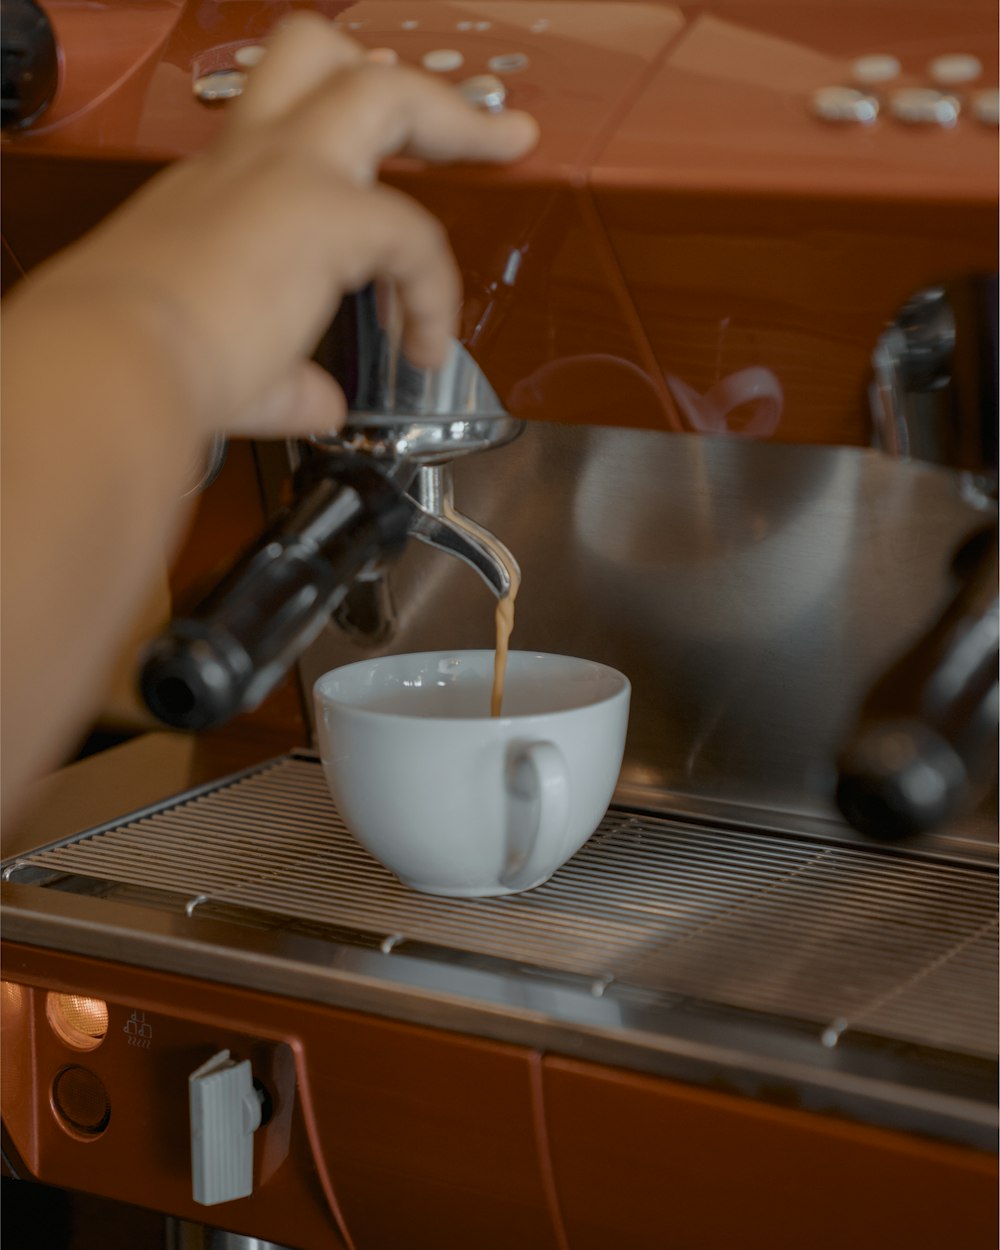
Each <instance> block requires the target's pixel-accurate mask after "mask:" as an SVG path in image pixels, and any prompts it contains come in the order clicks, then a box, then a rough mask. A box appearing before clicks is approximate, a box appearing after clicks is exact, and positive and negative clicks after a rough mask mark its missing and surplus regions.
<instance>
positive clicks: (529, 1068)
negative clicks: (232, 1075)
mask: <svg viewBox="0 0 1000 1250" xmlns="http://www.w3.org/2000/svg"><path fill="white" fill-rule="evenodd" d="M3 956H4V960H3V967H4V977H5V978H6V980H5V988H4V993H5V996H6V997H5V1002H4V1007H5V1010H4V1030H5V1033H4V1043H5V1044H4V1047H3V1052H2V1054H3V1079H4V1121H5V1129H6V1132H7V1134H8V1136H9V1138H10V1141H11V1144H12V1145H13V1147H14V1150H15V1151H16V1153H17V1155H18V1156H19V1157H20V1159H21V1160H22V1161H23V1163H24V1165H25V1166H26V1167H27V1168H28V1169H29V1170H30V1171H31V1172H32V1173H33V1174H35V1175H37V1176H40V1177H41V1178H43V1179H45V1180H46V1181H48V1182H50V1183H54V1184H57V1185H63V1186H67V1187H70V1188H75V1189H79V1190H83V1191H85V1192H88V1193H92V1194H97V1195H102V1196H105V1197H109V1198H116V1199H119V1200H123V1201H128V1202H131V1203H138V1204H140V1205H146V1206H149V1207H152V1208H155V1209H157V1210H162V1211H166V1212H168V1213H172V1214H175V1215H179V1216H182V1217H183V1218H186V1219H196V1220H205V1219H206V1217H207V1218H208V1220H209V1222H212V1223H216V1224H218V1225H220V1226H222V1227H227V1228H229V1229H231V1230H233V1231H243V1232H246V1233H248V1234H253V1235H256V1236H264V1237H270V1238H273V1239H276V1240H279V1241H282V1240H283V1241H285V1242H291V1243H292V1244H295V1245H298V1246H301V1247H302V1248H303V1250H328V1248H331V1247H332V1248H335V1247H337V1246H344V1245H353V1246H354V1247H356V1250H388V1248H389V1247H393V1246H398V1245H413V1246H434V1247H435V1248H437V1250H451V1248H452V1247H454V1250H459V1248H460V1247H466V1246H468V1245H476V1246H477V1247H486V1248H487V1250H494V1248H495V1250H509V1247H510V1246H515V1245H516V1246H518V1247H525V1248H526V1250H550V1248H551V1250H605V1248H606V1247H607V1246H608V1245H614V1246H615V1247H620V1248H621V1250H653V1248H654V1247H655V1248H656V1250H698V1248H704V1250H716V1247H719V1246H725V1245H739V1246H741V1247H746V1248H747V1250H756V1248H757V1247H760V1248H761V1250H764V1248H765V1247H766V1248H767V1250H800V1248H801V1247H802V1246H806V1245H807V1246H809V1247H810V1250H813V1248H815V1250H835V1248H839V1247H841V1246H843V1245H844V1244H849V1245H851V1246H855V1247H858V1250H869V1248H870V1250H884V1247H885V1246H886V1245H904V1244H905V1245H907V1246H911V1247H913V1250H937V1248H938V1247H940V1246H943V1245H955V1246H961V1247H962V1248H963V1250H980V1248H982V1250H987V1247H992V1246H993V1245H995V1244H996V1219H995V1215H996V1193H997V1165H996V1159H995V1158H992V1157H990V1156H987V1155H984V1154H982V1153H979V1152H976V1151H972V1150H965V1149H962V1148H959V1147H953V1146H946V1145H942V1144H940V1143H933V1142H929V1141H921V1140H920V1139H918V1138H915V1137H913V1136H905V1135H902V1134H899V1133H894V1132H889V1131H886V1130H882V1129H873V1128H868V1127H865V1126H861V1125H857V1124H852V1123H849V1122H847V1121H843V1120H837V1119H834V1118H831V1117H829V1116H825V1115H819V1114H814V1113H811V1112H808V1111H805V1110H801V1109H797V1108H784V1107H780V1106H774V1105H769V1104H766V1103H762V1102H758V1101H753V1100H750V1099H747V1098H742V1097H737V1096H734V1095H732V1094H729V1093H725V1092H717V1091H713V1090H706V1089H697V1088H693V1087H690V1086H685V1085H679V1084H676V1083H675V1082H672V1081H668V1080H663V1079H660V1078H653V1077H647V1076H642V1075H639V1074H635V1073H627V1072H621V1071H618V1070H615V1069H611V1068H606V1067H599V1066H596V1065H593V1064H586V1063H580V1062H578V1061H576V1060H572V1059H568V1058H560V1057H558V1056H551V1055H549V1056H544V1057H542V1056H539V1055H537V1054H536V1053H535V1052H532V1051H529V1050H526V1049H523V1048H519V1047H514V1046H507V1045H501V1044H498V1043H493V1042H486V1041H481V1040H477V1039H471V1038H467V1037H459V1036H457V1035H454V1034H450V1033H447V1032H444V1031H434V1030H429V1029H425V1028H417V1027H414V1026H410V1025H405V1024H400V1023H396V1022H393V1021H389V1020H380V1019H376V1018H374V1017H365V1016H361V1015H358V1014H356V1013H345V1012H342V1011H339V1010H336V1009H333V1008H330V1007H324V1006H320V1005H313V1004H308V1003H303V1002H299V1001H296V1000H290V999H285V998H281V997H280V996H278V995H265V994H260V993H257V992H255V991H250V990H242V989H235V988H232V987H226V986H219V985H212V984H209V983H207V982H204V981H201V980H198V979H197V978H196V977H192V978H184V977H177V976H173V975H170V974H165V973H160V972H154V971H149V970H144V969H138V968H131V967H127V966H125V965H120V964H110V963H106V962H103V961H101V962H98V961H95V960H92V959H89V958H84V957H80V956H75V955H66V954H62V953H56V952H51V951H43V950H40V949H37V948H34V947H27V946H19V945H13V944H9V943H8V944H6V945H5V947H4V950H3ZM50 990H51V991H56V992H62V993H68V992H73V993H78V994H85V995H89V996H93V997H99V998H102V999H104V1000H106V1001H107V1002H108V1003H109V1005H110V1011H109V1029H108V1035H107V1038H106V1040H105V1042H104V1043H102V1045H101V1046H99V1047H98V1048H97V1049H96V1050H94V1051H92V1052H88V1053H86V1054H75V1053H74V1052H73V1051H71V1050H70V1049H69V1048H68V1047H67V1046H66V1045H65V1044H64V1043H62V1042H61V1041H60V1040H59V1039H58V1038H57V1036H56V1034H55V1033H54V1032H53V1031H52V1029H51V1028H50V1027H49V1026H48V1024H47V1022H46V1019H45V1005H44V998H45V994H46V992H47V991H50ZM223 1047H228V1048H229V1049H230V1050H231V1052H232V1053H233V1055H234V1057H235V1058H237V1059H243V1058H249V1059H250V1060H251V1061H252V1063H253V1068H254V1074H255V1075H256V1076H257V1077H258V1078H260V1079H261V1080H262V1081H263V1083H264V1084H265V1086H266V1087H267V1089H268V1093H269V1094H270V1096H271V1099H272V1104H273V1114H272V1118H271V1120H270V1121H269V1122H268V1123H267V1124H266V1125H265V1126H264V1127H263V1128H262V1129H261V1130H259V1131H258V1134H257V1135H256V1138H255V1147H254V1153H255V1169H256V1171H255V1192H254V1194H253V1196H252V1197H250V1198H247V1199H242V1200H239V1201H237V1202H233V1203H229V1204H224V1205H223V1206H221V1207H216V1208H212V1209H211V1210H206V1209H204V1208H199V1207H197V1206H196V1205H195V1204H194V1203H193V1202H192V1201H191V1198H190V1173H189V1157H190V1153H189V1143H188V1139H187V1114H186V1107H185V1106H184V1103H185V1101H186V1089H187V1075H188V1073H189V1072H190V1071H193V1070H194V1068H195V1067H197V1066H199V1064H200V1063H202V1062H203V1061H204V1060H205V1059H206V1058H207V1057H208V1056H209V1055H210V1054H211V1053H213V1052H214V1051H215V1050H218V1049H221V1048H223ZM69 1063H79V1064H81V1065H82V1066H84V1067H87V1068H88V1069H90V1070H92V1071H93V1072H94V1073H96V1074H97V1075H98V1076H99V1077H100V1078H101V1080H102V1081H103V1082H104V1085H105V1087H106V1088H107V1091H108V1094H109V1098H110V1102H111V1117H110V1120H109V1123H108V1127H107V1129H106V1130H105V1132H104V1133H103V1134H102V1135H100V1136H97V1137H95V1138H93V1139H92V1140H86V1139H85V1138H83V1137H81V1136H80V1135H79V1134H74V1133H72V1132H69V1131H67V1130H66V1129H65V1128H64V1127H63V1126H61V1125H60V1122H59V1119H58V1116H57V1115H56V1114H55V1113H54V1111H53V1108H52V1105H51V1096H50V1090H51V1085H52V1081H53V1079H54V1077H55V1076H56V1074H57V1073H58V1072H59V1071H60V1070H61V1069H62V1068H63V1067H64V1066H65V1065H66V1064H69Z"/></svg>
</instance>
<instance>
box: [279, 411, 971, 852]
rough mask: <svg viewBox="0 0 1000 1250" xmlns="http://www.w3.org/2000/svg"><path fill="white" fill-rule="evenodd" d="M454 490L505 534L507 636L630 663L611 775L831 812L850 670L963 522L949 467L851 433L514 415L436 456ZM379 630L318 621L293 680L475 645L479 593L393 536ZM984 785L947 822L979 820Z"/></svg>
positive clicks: (853, 702) (905, 624)
mask: <svg viewBox="0 0 1000 1250" xmlns="http://www.w3.org/2000/svg"><path fill="white" fill-rule="evenodd" d="M455 478H456V499H457V502H458V504H459V506H460V507H461V508H462V509H463V511H465V512H467V513H468V514H469V515H470V516H472V517H474V518H475V519H476V520H477V521H478V522H480V523H481V524H484V525H486V526H488V527H489V529H491V530H492V531H493V532H494V533H495V534H497V535H498V536H499V537H500V538H501V539H502V540H503V541H504V542H505V543H506V544H507V545H508V546H509V547H510V548H511V550H512V551H513V552H514V555H515V556H516V557H517V559H518V560H519V562H520V564H521V568H522V573H523V583H522V590H521V594H520V596H519V598H518V605H517V622H516V626H515V631H514V637H513V640H512V645H513V646H515V647H517V648H521V649H527V650H540V651H556V652H562V653H566V654H575V655H580V656H585V657H587V658H591V659H594V660H599V661H602V662H603V663H606V664H610V665H612V666H613V667H616V668H619V669H621V670H622V671H623V672H625V673H626V674H627V675H628V676H629V678H630V679H631V681H632V684H633V703H632V716H631V726H630V733H629V744H628V749H627V753H626V762H625V768H624V771H623V777H622V782H623V787H624V790H623V793H627V795H628V797H629V800H630V801H636V802H648V803H649V804H651V805H652V806H660V807H662V806H663V805H664V803H665V802H667V801H669V802H670V803H671V805H676V803H677V802H678V801H683V802H687V801H693V800H695V799H697V800H699V801H700V800H707V801H711V802H712V803H721V804H724V805H731V806H734V807H735V808H738V809H740V813H741V818H749V817H748V816H747V813H749V812H758V813H766V814H768V815H767V817H766V818H765V819H769V820H770V821H771V823H773V821H774V819H775V817H776V816H777V815H780V816H781V817H782V820H783V823H786V824H787V823H789V822H792V823H794V822H795V821H796V820H802V819H816V820H823V821H831V822H834V824H832V825H831V828H835V827H836V817H835V816H834V810H833V805H832V797H831V796H832V793H833V784H834V772H833V760H834V757H835V754H836V750H837V747H838V745H839V743H840V741H841V737H842V735H843V733H844V732H845V729H846V727H847V726H848V724H849V723H850V721H851V718H852V717H853V715H854V713H855V710H856V708H857V705H858V703H859V701H860V699H861V698H862V696H863V694H864V692H865V690H866V689H867V686H868V685H869V683H870V682H871V681H872V680H873V679H874V678H875V676H876V675H877V674H878V673H879V672H881V671H882V669H883V668H884V667H885V665H886V664H887V663H888V662H889V661H891V660H892V659H893V658H894V657H895V656H896V655H898V654H899V653H900V652H901V651H902V650H903V648H904V646H905V645H906V644H907V643H908V642H909V641H910V640H911V639H912V638H913V637H914V635H915V634H916V633H917V631H918V630H919V629H920V628H921V627H922V626H924V625H925V624H926V623H927V622H928V621H929V619H930V618H931V616H932V614H933V613H934V612H935V610H936V609H937V608H939V607H940V605H941V604H942V602H943V600H944V598H945V596H946V595H947V593H948V591H949V587H950V585H951V581H950V576H949V572H948V570H949V564H950V561H951V557H952V554H953V552H954V549H955V547H956V546H957V544H958V542H959V540H960V539H961V537H962V536H963V535H965V534H966V533H968V532H969V531H970V530H971V529H972V528H973V527H974V526H975V525H976V524H977V523H978V522H977V513H976V512H975V511H974V510H973V509H972V508H971V507H970V506H969V505H968V504H966V503H963V502H962V501H961V499H960V498H959V496H958V492H957V490H956V489H955V486H954V483H953V479H952V478H951V477H949V476H948V475H947V474H946V473H943V472H941V471H937V470H932V469H926V468H920V467H915V466H912V465H901V464H897V463H891V462H889V461H888V460H887V459H884V458H883V457H881V456H880V455H878V454H877V453H874V452H866V451H857V450H855V449H829V448H814V447H788V446H781V447H779V446H761V445H758V444H753V443H748V442H743V441H739V440H722V439H719V440H716V439H710V438H700V437H688V436H683V435H670V436H665V435H662V434H658V433H655V432H647V431H633V430H618V429H594V428H582V427H566V426H555V425H545V424H538V423H533V424H530V425H529V427H528V429H527V430H526V431H525V433H524V434H523V436H522V437H521V438H519V439H518V440H517V441H516V442H514V443H513V444H511V445H510V446H508V447H506V448H503V449H500V450H497V451H493V452H489V453H487V454H483V455H479V456H472V457H468V458H467V459H466V460H463V461H462V462H461V463H457V464H456V466H455ZM392 580H393V584H394V594H395V601H396V605H397V609H398V614H399V621H398V628H397V630H396V633H395V635H394V636H393V637H392V638H391V639H390V640H389V641H388V642H386V643H384V644H382V645H381V646H380V647H378V648H372V649H371V650H365V649H363V648H362V647H361V646H359V645H358V644H357V643H356V642H354V641H351V640H349V639H347V638H346V637H344V636H343V635H342V634H340V633H339V632H338V631H337V630H336V629H335V628H333V627H331V628H329V629H328V630H327V631H325V633H324V634H323V636H322V637H321V638H320V640H319V641H318V642H316V643H315V644H314V645H313V646H312V648H311V649H310V650H309V652H307V654H306V657H305V659H304V661H303V665H302V672H303V676H304V678H305V680H306V683H307V685H311V683H312V682H313V681H314V680H315V678H316V677H318V676H319V675H320V674H322V673H323V672H325V671H327V670H328V669H330V668H335V667H337V666H338V665H340V664H344V663H349V662H351V661H354V660H356V659H359V658H361V657H362V656H364V655H366V654H367V655H375V654H384V653H388V652H405V651H419V650H425V649H426V650H434V649H439V648H450V647H455V648H460V647H483V646H491V645H492V641H493V607H494V604H493V600H492V597H491V596H490V595H489V594H488V593H487V592H486V590H485V589H484V588H483V586H482V585H481V583H480V582H479V581H478V579H477V578H476V577H475V576H474V575H473V574H472V573H470V572H469V571H468V570H467V569H465V568H463V567H461V566H460V565H459V564H458V562H457V561H454V560H451V559H449V558H448V557H447V556H443V555H441V554H440V553H437V552H433V551H427V550H422V549H420V548H419V547H418V545H417V544H411V546H410V549H409V550H408V551H407V552H406V554H405V556H404V557H403V559H402V561H401V562H400V564H399V565H398V566H397V567H396V568H395V569H394V570H393V573H392ZM992 807H993V805H992V803H991V802H990V801H988V802H987V805H986V808H985V809H984V811H983V813H981V814H980V815H979V816H978V817H977V816H976V814H975V813H970V814H969V815H968V816H967V817H966V818H965V819H963V821H962V822H961V823H960V825H958V826H957V827H956V828H955V829H953V830H951V831H950V833H951V835H952V839H954V838H955V837H959V836H961V837H964V838H973V839H975V838H988V837H990V836H991V835H992V829H993V827H994V826H995V821H993V820H992V819H991V818H990V812H991V809H992Z"/></svg>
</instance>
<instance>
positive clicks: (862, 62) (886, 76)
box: [851, 53, 902, 86]
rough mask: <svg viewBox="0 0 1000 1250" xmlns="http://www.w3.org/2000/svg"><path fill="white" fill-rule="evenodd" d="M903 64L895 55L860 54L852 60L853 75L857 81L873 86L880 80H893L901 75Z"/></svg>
mask: <svg viewBox="0 0 1000 1250" xmlns="http://www.w3.org/2000/svg"><path fill="white" fill-rule="evenodd" d="M901 68H902V66H901V65H900V64H899V61H897V60H896V58H895V57H894V56H889V55H887V54H883V53H875V54H873V55H871V56H859V57H858V59H857V60H856V61H852V62H851V77H852V78H853V79H854V81H855V82H860V83H864V84H865V85H866V86H872V85H873V84H874V83H878V82H891V81H892V79H893V78H898V77H899V72H900V70H901Z"/></svg>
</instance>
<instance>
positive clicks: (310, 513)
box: [140, 452, 414, 730]
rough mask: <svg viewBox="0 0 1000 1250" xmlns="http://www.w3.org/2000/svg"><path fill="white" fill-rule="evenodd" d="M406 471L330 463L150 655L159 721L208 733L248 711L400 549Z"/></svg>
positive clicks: (147, 692) (400, 464)
mask: <svg viewBox="0 0 1000 1250" xmlns="http://www.w3.org/2000/svg"><path fill="white" fill-rule="evenodd" d="M413 472H414V469H413V467H412V466H411V465H409V464H408V462H406V461H393V462H391V463H389V464H386V465H382V464H380V463H379V462H378V461H377V460H375V459H374V458H373V457H371V456H367V455H356V454H352V453H349V452H333V453H330V454H328V455H324V456H322V457H319V458H318V459H316V460H314V461H310V462H309V463H307V465H306V466H305V467H304V468H303V470H301V471H300V474H299V477H298V479H297V482H296V486H297V490H298V494H297V497H296V499H295V501H294V502H293V503H292V504H291V505H290V506H289V507H288V508H286V509H285V510H284V511H283V512H282V513H281V514H280V515H279V516H278V518H277V519H276V521H275V522H274V523H273V525H272V526H271V527H270V528H269V529H268V530H267V531H266V532H265V533H264V534H263V535H262V536H261V538H260V539H258V540H257V541H256V542H255V543H254V544H252V545H251V546H250V547H249V548H248V549H247V550H246V551H245V552H244V553H243V555H242V556H241V557H240V558H239V560H238V561H237V562H236V564H235V565H234V566H233V568H232V569H231V570H230V572H229V573H228V574H227V575H226V577H225V578H224V579H223V581H222V582H221V583H220V584H219V585H218V586H217V587H216V588H215V589H214V590H213V591H212V592H211V593H210V594H209V595H208V596H207V598H205V599H204V600H203V601H202V602H201V603H199V604H198V605H197V607H196V608H195V609H194V610H193V611H192V612H190V613H188V614H186V615H184V616H182V617H179V618H177V619H175V620H173V621H172V622H171V624H170V626H169V628H168V629H167V631H166V632H165V633H164V634H163V635H162V636H161V637H159V638H157V639H156V640H155V641H154V642H153V643H152V644H151V645H150V646H149V648H148V649H147V652H146V654H145V657H144V659H143V663H142V668H141V674H140V687H141V692H142V697H143V700H144V701H145V703H146V706H147V707H148V708H149V710H150V711H151V712H152V713H153V715H154V716H156V717H157V718H158V719H159V720H161V721H164V722H165V723H166V724H168V725H172V726H174V727H175V728H178V729H189V730H191V729H207V728H210V727H212V726H215V725H221V724H223V723H224V722H226V721H227V720H229V719H231V718H232V717H233V716H235V715H236V714H237V713H239V712H243V711H249V710H250V709H252V708H254V707H256V706H257V705H258V704H259V703H260V702H261V701H262V700H263V699H264V698H265V696H266V695H268V694H269V693H270V692H271V690H272V689H273V688H274V686H275V685H276V684H277V683H278V681H279V680H280V679H281V677H282V676H283V675H284V674H285V672H286V671H287V669H288V668H289V667H290V666H291V665H292V664H293V663H294V662H295V660H296V659H297V658H298V656H299V654H300V653H301V652H302V650H303V649H304V648H305V647H306V646H308V644H309V643H310V642H311V641H312V640H313V639H314V638H315V637H316V636H317V634H318V633H319V632H320V630H321V629H322V628H323V626H324V625H325V623H326V621H327V620H328V618H329V616H330V614H331V612H333V610H334V609H335V608H336V607H337V605H338V604H339V603H340V600H341V599H342V598H343V597H344V595H345V594H346V593H347V591H348V588H349V587H350V585H351V583H352V582H353V581H354V579H355V577H357V575H358V574H359V573H361V572H362V571H363V570H364V569H365V568H366V566H369V565H370V564H371V563H372V562H373V561H376V560H378V561H382V560H385V559H386V558H391V557H392V556H394V555H396V554H398V553H399V552H400V551H401V550H402V549H403V547H404V545H405V543H406V537H407V532H408V528H409V523H410V516H411V507H410V505H409V503H408V502H407V501H406V499H405V491H406V488H407V486H408V485H409V483H410V481H411V479H412V476H413Z"/></svg>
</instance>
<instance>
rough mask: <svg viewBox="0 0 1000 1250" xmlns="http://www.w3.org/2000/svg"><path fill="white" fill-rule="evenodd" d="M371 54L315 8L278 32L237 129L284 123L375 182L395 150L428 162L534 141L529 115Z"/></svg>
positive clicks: (510, 153)
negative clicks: (494, 108) (476, 100)
mask: <svg viewBox="0 0 1000 1250" xmlns="http://www.w3.org/2000/svg"><path fill="white" fill-rule="evenodd" d="M394 62H395V53H393V52H392V50H391V49H386V48H378V49H375V50H374V51H373V52H371V53H367V52H366V51H365V49H364V48H362V47H361V45H360V44H357V43H355V42H354V40H352V39H349V38H347V37H346V36H345V35H342V34H341V33H340V32H339V31H338V30H336V29H335V28H334V27H333V25H332V24H331V23H330V22H328V21H326V20H324V19H323V18H321V17H319V16H318V15H317V14H313V13H298V14H296V15H295V16H294V17H293V18H290V19H289V20H288V21H287V22H286V23H285V24H284V25H283V26H282V27H281V29H280V30H279V32H278V34H277V35H276V36H275V37H274V40H273V41H272V42H271V43H270V44H269V46H268V52H267V55H266V56H265V57H264V59H263V61H262V62H261V63H260V65H259V66H257V67H256V68H255V69H254V71H253V73H252V74H251V75H250V76H249V81H248V84H247V89H246V91H245V92H244V93H243V96H242V98H241V99H240V100H239V101H238V103H237V104H236V105H235V107H234V108H233V110H232V112H231V115H230V126H229V129H230V132H231V133H237V132H245V131H247V130H249V129H252V128H254V127H258V126H260V125H262V124H265V123H274V122H281V121H286V122H287V123H288V124H289V126H290V132H289V136H288V137H289V138H290V139H291V141H292V142H294V143H295V145H296V146H298V147H300V148H303V149H308V150H312V151H316V152H318V153H321V154H323V155H324V156H325V157H326V159H327V160H328V161H329V162H330V163H331V164H333V165H335V166H336V167H337V168H338V169H340V170H341V171H342V172H344V173H346V174H347V175H348V176H349V177H351V178H352V179H354V180H355V181H358V182H364V183H366V182H370V181H371V180H372V179H373V178H374V175H375V171H376V170H377V168H378V165H379V162H380V161H381V160H382V159H383V158H384V157H386V156H388V155H390V154H392V153H397V152H400V153H405V154H406V155H409V156H415V157H419V158H421V159H423V160H429V161H457V160H480V161H491V162H492V161H496V162H506V161H510V160H516V159H517V158H518V157H520V156H523V155H525V154H526V153H527V152H529V151H530V150H531V148H533V147H534V145H535V143H536V142H537V139H538V127H537V125H536V123H535V121H534V119H533V118H531V117H530V116H528V115H527V114H526V113H519V112H516V111H512V112H509V113H499V114H491V113H483V112H481V111H479V110H477V109H474V108H473V107H472V106H471V105H469V104H468V103H466V101H465V100H463V99H462V98H461V96H459V94H458V93H457V92H456V91H455V90H454V89H453V88H452V87H450V86H448V85H447V84H446V83H444V82H442V81H440V80H438V79H434V78H431V77H429V76H428V75H427V74H424V73H423V72H421V71H419V70H415V69H411V68H408V67H406V66H398V65H396V64H395V63H394Z"/></svg>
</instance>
